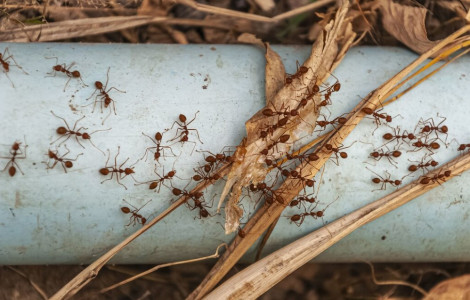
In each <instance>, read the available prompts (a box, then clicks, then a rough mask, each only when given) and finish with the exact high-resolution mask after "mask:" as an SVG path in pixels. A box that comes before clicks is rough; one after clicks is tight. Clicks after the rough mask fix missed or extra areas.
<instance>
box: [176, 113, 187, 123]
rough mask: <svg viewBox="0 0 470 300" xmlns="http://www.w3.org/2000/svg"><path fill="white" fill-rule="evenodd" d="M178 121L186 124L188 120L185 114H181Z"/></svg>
mask: <svg viewBox="0 0 470 300" xmlns="http://www.w3.org/2000/svg"><path fill="white" fill-rule="evenodd" d="M178 119H179V120H180V121H181V122H183V123H185V122H186V120H187V119H186V116H185V115H183V114H180V115H179V117H178Z"/></svg>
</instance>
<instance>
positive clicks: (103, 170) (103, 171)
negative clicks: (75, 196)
mask: <svg viewBox="0 0 470 300" xmlns="http://www.w3.org/2000/svg"><path fill="white" fill-rule="evenodd" d="M120 151H121V147H120V146H118V152H117V154H116V156H115V157H114V167H108V162H109V158H110V157H111V153H110V151H109V149H108V160H106V164H105V167H104V168H101V169H100V173H101V174H102V175H105V176H106V175H108V174H109V173H111V177H110V178H108V179H105V180H103V181H102V182H101V184H103V182H105V181H108V180H111V179H113V176H114V174H115V173H116V181H117V183H119V184H120V185H122V186H123V187H124V188H125V189H126V190H127V187H126V186H125V185H124V184H122V183H121V182H120V181H119V180H120V179H121V180H122V179H124V178H125V177H126V176H128V175H130V176H131V177H132V178H133V179H134V181H136V180H135V178H134V177H133V176H132V174H134V173H135V172H134V167H132V166H133V165H132V166H130V168H124V169H122V166H123V165H124V164H125V163H126V162H127V161H128V160H129V158H127V159H126V160H125V161H124V162H123V163H122V164H121V165H120V166H119V168H118V167H117V157H118V155H119V152H120ZM122 174H124V176H122Z"/></svg>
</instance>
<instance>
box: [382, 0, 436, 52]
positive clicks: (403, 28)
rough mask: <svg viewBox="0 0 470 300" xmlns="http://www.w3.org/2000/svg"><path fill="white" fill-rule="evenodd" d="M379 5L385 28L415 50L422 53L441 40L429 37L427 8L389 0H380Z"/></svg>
mask: <svg viewBox="0 0 470 300" xmlns="http://www.w3.org/2000/svg"><path fill="white" fill-rule="evenodd" d="M378 6H379V9H380V12H381V13H382V16H383V17H382V24H383V26H384V28H385V30H387V32H388V33H390V34H391V35H392V36H394V37H395V38H396V39H397V40H399V41H400V42H402V43H403V44H405V45H406V46H408V47H409V48H410V49H412V50H414V51H415V52H417V53H420V54H422V53H424V52H426V51H428V50H429V49H431V48H432V47H434V46H435V45H437V44H438V43H439V42H440V40H439V41H430V40H429V39H428V34H427V32H426V26H425V19H426V12H427V10H426V9H425V8H422V7H411V6H405V5H401V4H398V3H394V2H393V1H389V0H380V1H379V2H378Z"/></svg>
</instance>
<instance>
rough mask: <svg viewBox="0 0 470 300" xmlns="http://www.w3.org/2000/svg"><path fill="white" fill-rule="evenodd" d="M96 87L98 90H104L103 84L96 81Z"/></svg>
mask: <svg viewBox="0 0 470 300" xmlns="http://www.w3.org/2000/svg"><path fill="white" fill-rule="evenodd" d="M95 87H96V88H97V89H98V90H101V89H103V83H101V81H95Z"/></svg>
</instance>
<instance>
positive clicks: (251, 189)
mask: <svg viewBox="0 0 470 300" xmlns="http://www.w3.org/2000/svg"><path fill="white" fill-rule="evenodd" d="M257 190H258V188H257V187H256V186H255V185H254V184H253V183H251V184H250V191H252V192H256V191H257Z"/></svg>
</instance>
